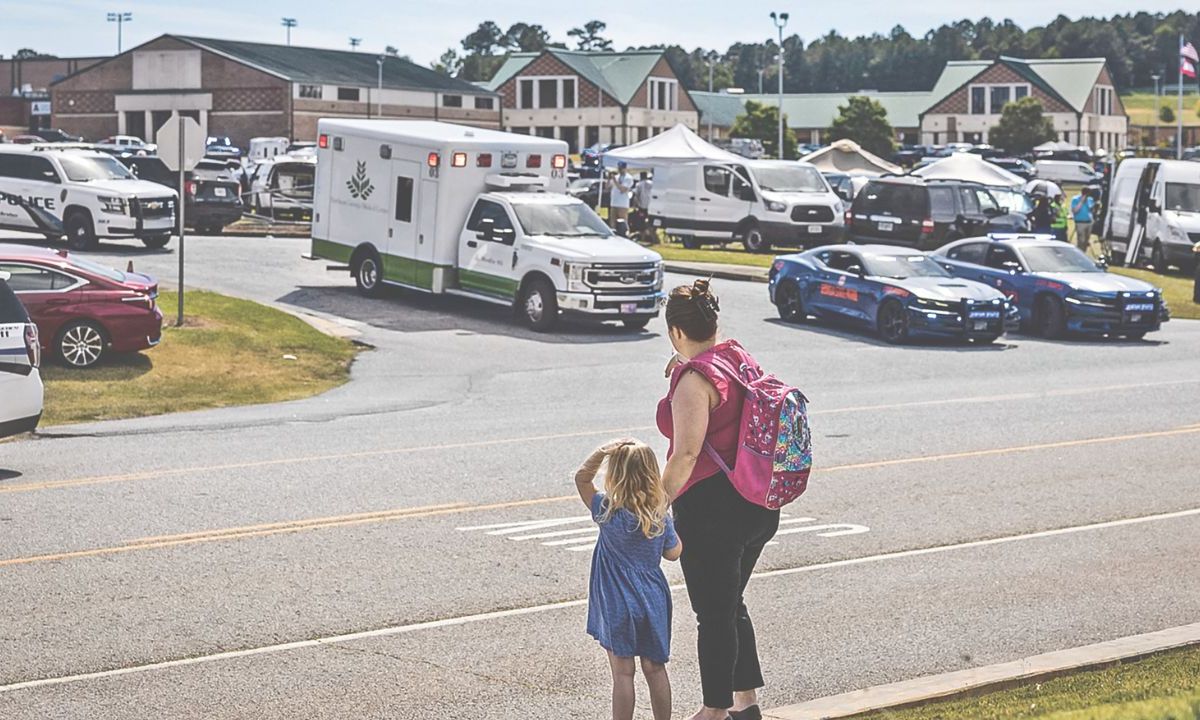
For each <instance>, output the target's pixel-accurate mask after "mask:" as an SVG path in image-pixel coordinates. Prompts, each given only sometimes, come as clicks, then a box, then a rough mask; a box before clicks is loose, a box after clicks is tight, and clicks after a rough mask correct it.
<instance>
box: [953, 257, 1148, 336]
mask: <svg viewBox="0 0 1200 720" xmlns="http://www.w3.org/2000/svg"><path fill="white" fill-rule="evenodd" d="M932 257H933V258H934V259H935V260H937V262H938V263H939V264H940V265H941V266H942V267H943V268H945V269H946V270H947V271H948V272H950V273H951V274H952V275H954V276H955V277H959V278H963V279H966V280H977V281H979V282H982V283H985V284H987V285H991V286H992V287H994V288H996V289H997V290H999V291H1000V292H1002V293H1004V295H1005V296H1007V297H1008V298H1009V300H1010V301H1011V302H1012V303H1013V304H1015V305H1016V306H1017V309H1018V310H1019V311H1020V313H1021V325H1022V327H1023V328H1024V329H1025V330H1026V331H1029V332H1034V333H1036V334H1038V335H1041V336H1042V337H1046V338H1060V337H1063V336H1064V335H1066V334H1067V333H1068V332H1076V333H1081V334H1090V335H1120V336H1124V337H1127V338H1131V339H1140V338H1141V337H1142V336H1144V335H1145V334H1146V333H1148V332H1152V331H1154V330H1158V329H1159V326H1160V325H1161V324H1162V323H1163V322H1166V321H1167V320H1168V319H1169V318H1170V313H1169V311H1168V309H1167V304H1166V302H1164V301H1163V297H1162V291H1161V290H1159V289H1158V288H1156V287H1154V286H1153V285H1151V284H1150V283H1146V282H1142V281H1141V280H1136V279H1134V278H1130V277H1125V276H1124V275H1114V274H1112V273H1109V272H1107V271H1106V270H1105V269H1104V267H1102V266H1101V265H1098V264H1097V263H1096V262H1095V261H1093V260H1092V259H1091V258H1089V257H1088V256H1087V255H1085V254H1084V253H1083V252H1081V251H1080V250H1079V249H1078V248H1076V247H1075V246H1074V245H1070V244H1068V243H1064V242H1060V241H1058V240H1055V239H1054V236H1052V235H1033V234H1018V235H1013V234H995V235H991V236H982V237H972V238H966V239H964V240H958V241H956V242H952V243H950V244H948V245H946V246H944V247H941V248H939V249H938V250H937V251H935V252H934V253H933V255H932Z"/></svg>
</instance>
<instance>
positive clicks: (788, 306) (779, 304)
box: [775, 281, 808, 323]
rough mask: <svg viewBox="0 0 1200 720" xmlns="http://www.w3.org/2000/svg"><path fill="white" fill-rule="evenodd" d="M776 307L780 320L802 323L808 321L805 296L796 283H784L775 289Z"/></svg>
mask: <svg viewBox="0 0 1200 720" xmlns="http://www.w3.org/2000/svg"><path fill="white" fill-rule="evenodd" d="M775 307H776V308H778V309H779V319H780V320H783V321H784V322H790V323H800V322H804V321H805V320H807V319H808V310H806V309H805V308H804V296H803V295H802V294H801V293H800V286H799V285H797V284H796V283H794V282H788V281H784V282H782V283H780V284H779V287H778V288H776V289H775Z"/></svg>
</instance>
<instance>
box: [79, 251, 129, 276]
mask: <svg viewBox="0 0 1200 720" xmlns="http://www.w3.org/2000/svg"><path fill="white" fill-rule="evenodd" d="M71 264H72V265H74V266H75V267H77V268H79V269H81V270H87V271H88V272H90V273H91V274H93V275H99V276H100V277H102V278H108V279H109V280H112V281H114V282H125V279H126V278H127V277H128V276H127V275H125V273H123V272H121V271H120V270H114V269H113V268H110V267H105V266H104V265H101V264H100V263H96V262H92V261H91V260H88V259H86V258H81V257H79V256H78V255H75V254H74V253H72V254H71Z"/></svg>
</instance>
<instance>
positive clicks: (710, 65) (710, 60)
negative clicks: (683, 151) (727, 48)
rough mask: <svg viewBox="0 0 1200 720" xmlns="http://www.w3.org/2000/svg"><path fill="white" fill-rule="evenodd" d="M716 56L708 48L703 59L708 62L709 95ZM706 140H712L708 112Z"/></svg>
mask: <svg viewBox="0 0 1200 720" xmlns="http://www.w3.org/2000/svg"><path fill="white" fill-rule="evenodd" d="M717 57H718V55H717V51H716V50H709V51H708V54H707V55H705V56H704V59H705V61H706V62H708V92H709V94H710V95H711V94H712V91H713V68H714V67H715V66H716V64H717ZM708 141H709V142H712V113H709V114H708Z"/></svg>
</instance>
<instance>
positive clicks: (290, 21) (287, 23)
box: [282, 18, 296, 45]
mask: <svg viewBox="0 0 1200 720" xmlns="http://www.w3.org/2000/svg"><path fill="white" fill-rule="evenodd" d="M282 24H283V26H284V27H285V28H287V44H288V45H291V44H292V28H294V27H296V18H284V19H283V23H282Z"/></svg>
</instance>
